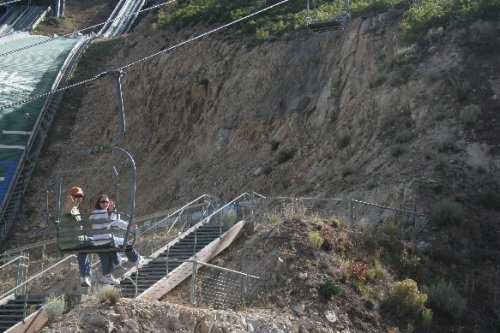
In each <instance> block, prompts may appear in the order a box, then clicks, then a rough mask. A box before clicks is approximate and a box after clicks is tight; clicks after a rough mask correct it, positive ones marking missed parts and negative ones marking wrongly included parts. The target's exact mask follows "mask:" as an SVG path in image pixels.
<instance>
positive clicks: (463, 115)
mask: <svg viewBox="0 0 500 333" xmlns="http://www.w3.org/2000/svg"><path fill="white" fill-rule="evenodd" d="M480 115H481V107H480V106H479V105H476V104H470V105H467V106H465V107H464V108H463V109H462V111H460V120H462V122H463V123H464V124H465V125H468V126H470V125H472V124H474V123H475V122H476V121H477V120H478V119H479V116H480Z"/></svg>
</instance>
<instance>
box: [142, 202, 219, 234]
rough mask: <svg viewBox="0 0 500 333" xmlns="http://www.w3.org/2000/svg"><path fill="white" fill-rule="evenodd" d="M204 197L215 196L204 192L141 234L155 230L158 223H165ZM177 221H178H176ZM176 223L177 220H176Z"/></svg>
mask: <svg viewBox="0 0 500 333" xmlns="http://www.w3.org/2000/svg"><path fill="white" fill-rule="evenodd" d="M204 198H209V199H214V196H212V195H210V194H203V195H201V196H199V197H198V198H196V199H194V200H192V201H190V202H188V203H187V204H185V205H184V206H182V207H180V208H178V209H177V210H175V211H174V212H172V213H170V214H169V215H167V216H166V217H165V218H163V219H162V220H160V221H158V222H156V223H155V224H153V225H152V226H150V227H149V228H148V229H146V230H144V231H143V232H141V234H140V236H142V235H144V234H145V233H148V232H149V231H151V230H153V229H154V228H156V227H157V226H158V225H160V224H161V223H164V222H165V221H167V220H168V219H169V218H171V217H172V216H174V215H176V214H178V213H182V211H184V210H185V209H186V208H188V207H189V206H191V205H193V204H194V203H196V202H198V201H200V200H201V199H204ZM176 222H177V221H176ZM174 224H175V222H174ZM174 224H172V226H171V228H170V229H169V231H170V230H171V229H172V227H173V226H174Z"/></svg>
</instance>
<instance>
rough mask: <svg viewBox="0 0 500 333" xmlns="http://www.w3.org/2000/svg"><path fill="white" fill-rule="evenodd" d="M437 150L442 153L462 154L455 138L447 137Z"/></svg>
mask: <svg viewBox="0 0 500 333" xmlns="http://www.w3.org/2000/svg"><path fill="white" fill-rule="evenodd" d="M437 149H438V151H439V152H441V153H458V152H460V147H458V146H457V143H456V140H455V139H454V138H453V137H447V138H444V139H443V140H441V141H440V142H439V143H438V145H437Z"/></svg>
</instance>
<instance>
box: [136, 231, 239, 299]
mask: <svg viewBox="0 0 500 333" xmlns="http://www.w3.org/2000/svg"><path fill="white" fill-rule="evenodd" d="M244 225H245V221H240V222H238V223H237V224H235V225H234V226H233V227H232V228H231V229H229V230H228V231H226V232H225V233H224V234H222V235H221V236H220V237H219V238H217V239H216V240H214V241H213V242H211V243H210V244H208V245H207V246H205V247H204V248H203V249H202V250H201V251H200V252H198V253H197V254H196V255H194V256H192V257H191V258H190V259H192V260H197V261H201V262H209V261H210V260H211V259H212V258H214V257H215V256H216V255H218V254H219V253H220V252H222V251H223V250H224V249H226V248H227V247H228V246H229V245H231V243H232V242H233V241H234V240H235V239H236V238H237V237H238V235H239V234H240V232H241V230H242V229H243V226H244ZM192 271H193V264H192V263H190V262H185V263H182V264H181V265H180V266H179V267H177V268H176V269H174V270H173V271H172V272H171V273H170V274H168V275H167V276H166V277H164V278H162V279H160V280H159V281H158V282H156V283H155V284H153V285H152V286H151V287H149V288H148V289H146V290H145V291H144V292H143V293H142V294H140V295H139V296H137V298H139V299H151V300H158V299H160V298H162V297H163V296H165V295H166V294H167V293H168V292H169V291H170V290H172V289H174V288H175V287H176V286H177V285H179V284H180V283H181V282H182V281H184V280H185V279H186V278H187V277H189V276H190V275H191V273H192Z"/></svg>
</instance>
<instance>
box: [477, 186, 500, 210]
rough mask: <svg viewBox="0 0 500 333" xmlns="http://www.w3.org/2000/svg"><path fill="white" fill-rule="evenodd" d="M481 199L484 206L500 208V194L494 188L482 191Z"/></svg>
mask: <svg viewBox="0 0 500 333" xmlns="http://www.w3.org/2000/svg"><path fill="white" fill-rule="evenodd" d="M480 200H481V203H482V204H483V206H485V207H486V208H490V209H500V194H499V193H498V192H496V191H493V190H490V189H488V190H486V191H484V192H481V194H480Z"/></svg>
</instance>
